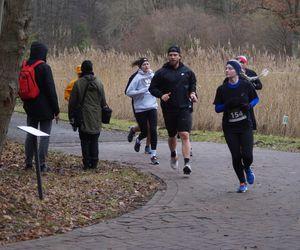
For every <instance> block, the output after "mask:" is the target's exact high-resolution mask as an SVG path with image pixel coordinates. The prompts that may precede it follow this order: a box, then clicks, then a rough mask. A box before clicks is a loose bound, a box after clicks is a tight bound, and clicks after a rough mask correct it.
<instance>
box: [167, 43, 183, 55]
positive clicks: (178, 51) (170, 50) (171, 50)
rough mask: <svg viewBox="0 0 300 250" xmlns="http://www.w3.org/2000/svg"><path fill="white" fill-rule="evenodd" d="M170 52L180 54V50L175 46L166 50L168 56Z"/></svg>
mask: <svg viewBox="0 0 300 250" xmlns="http://www.w3.org/2000/svg"><path fill="white" fill-rule="evenodd" d="M170 52H177V53H178V54H180V53H181V52H180V48H179V47H178V46H177V45H172V46H171V47H170V48H169V49H168V54H169V53H170Z"/></svg>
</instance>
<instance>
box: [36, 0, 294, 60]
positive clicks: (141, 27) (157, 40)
mask: <svg viewBox="0 0 300 250" xmlns="http://www.w3.org/2000/svg"><path fill="white" fill-rule="evenodd" d="M299 1H300V0H252V1H247V0H186V1H181V0H85V1H77V0H32V2H33V5H32V7H33V8H32V11H33V12H32V13H33V20H32V26H31V36H32V39H39V40H42V41H44V42H45V43H47V44H48V45H49V47H50V48H56V49H57V50H62V49H65V48H69V47H78V48H79V49H84V48H86V47H89V46H93V47H96V48H102V49H110V48H114V49H116V50H123V51H126V52H139V51H145V50H147V49H148V50H151V51H153V52H155V53H162V52H163V51H164V49H165V48H166V47H167V46H168V45H169V44H170V43H179V44H180V45H181V46H183V47H189V46H191V44H192V43H193V41H194V40H195V39H196V40H197V41H200V43H201V46H203V47H207V46H213V45H220V46H228V44H230V46H232V47H242V48H243V47H246V46H252V45H253V44H254V45H255V47H256V48H257V49H266V50H268V51H270V52H273V53H278V52H279V53H283V52H284V53H285V52H287V53H288V54H289V55H293V56H298V55H299V51H298V47H299V46H298V44H299V40H300V36H299V34H300V33H299V26H300V22H299Z"/></svg>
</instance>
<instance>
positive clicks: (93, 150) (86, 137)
mask: <svg viewBox="0 0 300 250" xmlns="http://www.w3.org/2000/svg"><path fill="white" fill-rule="evenodd" d="M99 136H100V133H98V134H87V133H84V132H82V131H79V138H80V143H81V152H82V163H83V166H84V168H96V167H97V164H98V160H99V158H98V155H99V149H98V139H99Z"/></svg>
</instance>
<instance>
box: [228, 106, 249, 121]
mask: <svg viewBox="0 0 300 250" xmlns="http://www.w3.org/2000/svg"><path fill="white" fill-rule="evenodd" d="M245 119H247V115H246V114H245V113H244V112H243V111H242V110H241V109H239V108H235V109H232V110H230V112H229V114H228V122H239V121H242V120H245Z"/></svg>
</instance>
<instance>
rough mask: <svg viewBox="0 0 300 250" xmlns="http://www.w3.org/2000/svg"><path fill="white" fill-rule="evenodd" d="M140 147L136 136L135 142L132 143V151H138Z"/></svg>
mask: <svg viewBox="0 0 300 250" xmlns="http://www.w3.org/2000/svg"><path fill="white" fill-rule="evenodd" d="M140 148H141V143H140V142H139V140H138V138H136V140H135V144H134V151H135V152H140Z"/></svg>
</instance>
